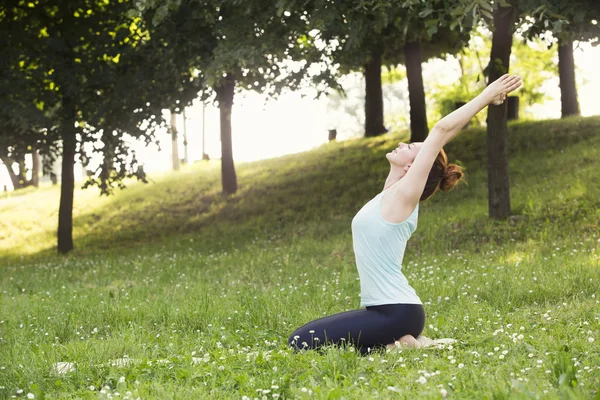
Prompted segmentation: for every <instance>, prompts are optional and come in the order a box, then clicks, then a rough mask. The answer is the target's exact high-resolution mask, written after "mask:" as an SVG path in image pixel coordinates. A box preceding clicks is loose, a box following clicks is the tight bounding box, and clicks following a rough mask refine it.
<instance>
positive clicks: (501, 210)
mask: <svg viewBox="0 0 600 400" xmlns="http://www.w3.org/2000/svg"><path fill="white" fill-rule="evenodd" d="M514 21H515V12H514V9H513V8H512V7H499V8H498V9H497V10H496V11H495V12H494V34H493V36H492V54H491V57H490V65H489V81H488V84H489V83H491V82H493V81H495V80H496V79H498V78H499V77H500V76H502V75H503V74H505V73H507V72H508V71H509V65H510V64H509V61H510V52H511V47H512V40H513V39H512V38H513V29H514ZM506 120H507V110H506V102H505V103H503V104H502V105H499V106H494V105H489V106H488V119H487V150H488V207H489V215H490V217H491V218H496V219H502V218H508V217H509V216H510V187H509V182H508V128H507V124H506Z"/></svg>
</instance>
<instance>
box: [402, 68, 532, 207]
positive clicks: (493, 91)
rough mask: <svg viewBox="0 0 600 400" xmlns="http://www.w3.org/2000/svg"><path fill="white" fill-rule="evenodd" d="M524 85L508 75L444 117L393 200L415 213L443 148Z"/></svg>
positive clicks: (418, 155)
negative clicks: (483, 111)
mask: <svg viewBox="0 0 600 400" xmlns="http://www.w3.org/2000/svg"><path fill="white" fill-rule="evenodd" d="M521 85H522V82H521V78H520V77H518V76H510V75H508V74H506V75H503V76H501V77H500V78H499V79H497V80H496V81H494V82H492V83H491V84H490V85H488V86H487V87H486V88H485V89H484V90H483V91H482V92H481V93H480V94H479V95H478V96H477V97H475V98H474V99H473V100H471V101H469V102H468V103H467V104H465V105H464V106H462V107H460V108H459V109H457V110H455V111H453V112H452V113H450V114H448V115H447V116H445V117H444V118H442V119H441V120H440V121H439V122H438V123H437V124H435V126H434V127H433V129H432V130H431V132H429V135H428V136H427V138H426V139H425V141H424V142H423V145H422V146H421V149H420V150H419V153H418V154H417V156H416V157H415V161H414V162H413V163H412V165H411V166H410V168H409V169H408V172H407V173H406V175H404V176H403V177H402V179H400V180H399V181H398V182H397V183H396V184H394V185H393V186H392V187H391V192H392V193H393V194H392V197H393V198H394V199H396V200H398V201H400V202H401V203H402V204H405V205H406V206H408V207H409V209H410V210H412V209H413V208H414V207H415V206H416V205H417V204H418V203H419V199H420V198H421V195H422V194H423V190H424V188H425V183H426V182H427V177H428V176H429V172H430V171H431V167H432V166H433V163H434V161H435V158H436V157H437V155H438V153H439V152H440V150H441V149H442V147H443V146H444V145H445V144H446V143H448V142H449V141H450V140H452V138H454V137H455V136H456V135H457V134H458V132H460V130H461V129H462V128H463V127H464V126H465V125H466V124H467V122H469V121H470V120H471V118H473V117H474V116H475V114H477V113H478V112H479V111H481V109H483V108H484V107H486V106H487V105H489V104H502V102H503V101H504V99H505V98H506V95H507V94H508V93H510V92H512V91H513V90H515V89H517V88H519V87H520V86H521Z"/></svg>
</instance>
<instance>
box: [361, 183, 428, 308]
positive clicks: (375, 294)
mask: <svg viewBox="0 0 600 400" xmlns="http://www.w3.org/2000/svg"><path fill="white" fill-rule="evenodd" d="M386 190H387V189H386ZM386 190H384V191H383V192H381V193H379V194H378V195H377V196H375V197H374V198H373V199H371V200H370V201H369V202H368V203H367V204H365V205H364V206H363V208H361V209H360V211H359V212H358V213H357V214H356V215H355V216H354V218H353V219H352V241H353V244H354V255H355V257H356V267H357V269H358V275H359V276H360V298H361V302H360V305H361V306H363V307H366V306H376V305H382V304H398V303H399V304H423V303H422V302H421V299H419V296H417V294H416V292H415V290H414V289H413V288H412V287H411V286H410V285H409V284H408V280H407V279H406V277H405V276H404V275H403V274H402V259H403V258H404V250H405V249H406V242H407V241H408V239H409V238H410V236H411V235H412V233H413V232H414V231H415V230H416V229H417V217H418V214H419V212H418V209H419V205H418V204H417V206H416V207H415V209H414V210H413V212H412V213H411V214H410V215H409V217H408V218H407V219H406V220H404V221H402V222H400V223H391V222H387V221H386V220H384V219H383V217H382V216H381V211H380V209H381V199H382V198H383V195H384V193H385V192H386Z"/></svg>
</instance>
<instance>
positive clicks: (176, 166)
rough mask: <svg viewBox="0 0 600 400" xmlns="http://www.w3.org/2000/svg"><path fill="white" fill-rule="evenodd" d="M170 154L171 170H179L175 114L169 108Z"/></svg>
mask: <svg viewBox="0 0 600 400" xmlns="http://www.w3.org/2000/svg"><path fill="white" fill-rule="evenodd" d="M170 128H171V156H172V161H173V171H179V145H178V144H177V114H175V110H171V127H170Z"/></svg>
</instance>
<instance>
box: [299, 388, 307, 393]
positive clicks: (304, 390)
mask: <svg viewBox="0 0 600 400" xmlns="http://www.w3.org/2000/svg"><path fill="white" fill-rule="evenodd" d="M300 391H301V392H302V393H306V392H308V389H307V388H305V387H303V388H302V389H300Z"/></svg>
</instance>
